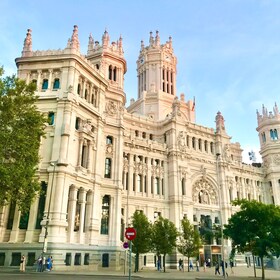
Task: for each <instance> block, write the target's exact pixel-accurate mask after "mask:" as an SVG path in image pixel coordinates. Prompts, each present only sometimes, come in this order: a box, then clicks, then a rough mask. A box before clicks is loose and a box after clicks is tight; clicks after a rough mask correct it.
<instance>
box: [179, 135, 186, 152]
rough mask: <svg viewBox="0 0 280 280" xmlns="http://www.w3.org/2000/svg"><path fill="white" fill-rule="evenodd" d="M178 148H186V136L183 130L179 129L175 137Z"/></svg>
mask: <svg viewBox="0 0 280 280" xmlns="http://www.w3.org/2000/svg"><path fill="white" fill-rule="evenodd" d="M177 143H178V148H179V150H180V151H181V152H185V151H186V149H187V144H186V137H185V135H184V131H180V132H179V135H178V137H177Z"/></svg>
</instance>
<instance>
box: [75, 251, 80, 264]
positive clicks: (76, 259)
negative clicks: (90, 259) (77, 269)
mask: <svg viewBox="0 0 280 280" xmlns="http://www.w3.org/2000/svg"><path fill="white" fill-rule="evenodd" d="M74 265H81V253H76V254H75V259H74Z"/></svg>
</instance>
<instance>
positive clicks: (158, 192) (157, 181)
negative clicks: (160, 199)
mask: <svg viewBox="0 0 280 280" xmlns="http://www.w3.org/2000/svg"><path fill="white" fill-rule="evenodd" d="M155 188H156V191H157V194H160V189H159V178H158V177H156V178H155Z"/></svg>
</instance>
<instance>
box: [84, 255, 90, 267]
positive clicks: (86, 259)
mask: <svg viewBox="0 0 280 280" xmlns="http://www.w3.org/2000/svg"><path fill="white" fill-rule="evenodd" d="M84 265H89V253H86V254H85V258H84Z"/></svg>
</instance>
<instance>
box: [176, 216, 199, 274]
mask: <svg viewBox="0 0 280 280" xmlns="http://www.w3.org/2000/svg"><path fill="white" fill-rule="evenodd" d="M181 228H182V233H181V234H180V236H179V242H178V246H177V248H178V251H179V252H180V253H181V254H182V255H183V256H186V257H187V258H188V271H189V261H190V257H193V256H198V255H199V248H200V247H201V246H202V242H201V239H200V234H199V232H198V231H197V230H196V229H195V228H194V226H193V225H192V224H191V223H190V221H189V220H188V219H186V218H185V219H183V220H182V221H181Z"/></svg>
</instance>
